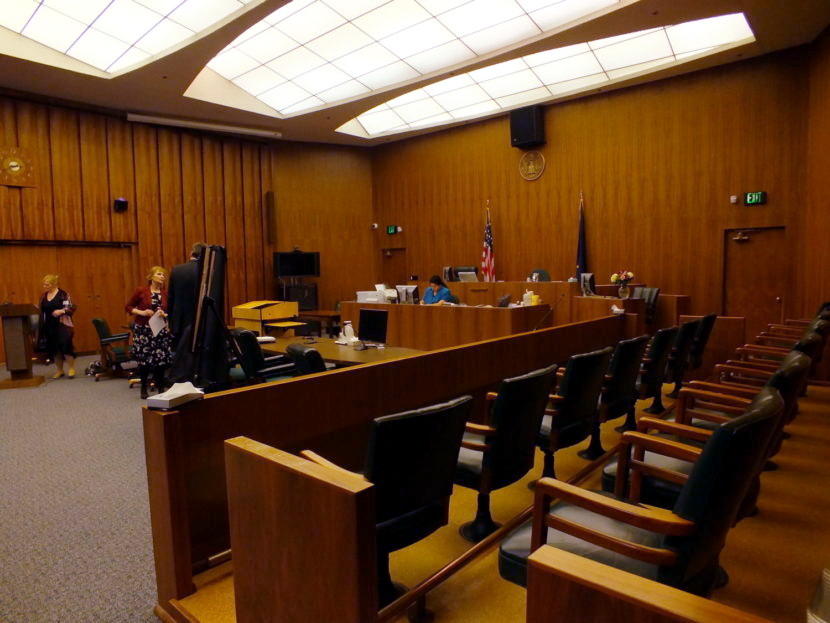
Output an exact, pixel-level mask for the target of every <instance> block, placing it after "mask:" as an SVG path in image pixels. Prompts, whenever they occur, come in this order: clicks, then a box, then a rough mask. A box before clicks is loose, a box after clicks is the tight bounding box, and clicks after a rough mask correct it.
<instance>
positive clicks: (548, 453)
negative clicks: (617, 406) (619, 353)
mask: <svg viewBox="0 0 830 623" xmlns="http://www.w3.org/2000/svg"><path fill="white" fill-rule="evenodd" d="M612 352H613V349H612V348H611V347H610V346H609V347H607V348H603V349H602V350H595V351H593V352H590V353H583V354H581V355H574V356H573V357H571V358H570V359H568V363H567V364H566V366H565V373H564V374H563V375H562V378H560V379H559V383H558V384H557V387H556V394H554V395H552V396H551V397H550V400H551V403H552V404H553V408H552V409H548V410H546V411H545V417H544V418H543V419H542V426H541V428H540V429H539V434H538V436H537V438H536V445H537V446H539V448H540V449H541V450H542V453H543V454H544V455H545V461H544V467H543V469H542V477H543V478H544V477H549V478H556V470H555V468H554V464H553V463H554V457H553V454H554V452H556V451H557V450H561V449H562V448H569V447H570V446H573V445H576V444H578V443H579V442H580V441H583V440H585V439H587V438H588V437H590V436H591V432H592V431H593V430H594V426H595V425H596V422H597V418H598V417H599V415H598V414H597V406H598V404H599V394H600V390H601V389H602V382H603V379H604V378H605V372H606V370H608V361H609V359H610V358H611V353H612Z"/></svg>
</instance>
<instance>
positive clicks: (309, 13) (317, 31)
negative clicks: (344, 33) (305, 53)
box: [277, 2, 346, 43]
mask: <svg viewBox="0 0 830 623" xmlns="http://www.w3.org/2000/svg"><path fill="white" fill-rule="evenodd" d="M345 23H346V20H345V19H343V17H342V16H341V15H339V14H338V13H336V12H335V11H332V10H331V9H330V8H329V7H327V6H326V5H325V4H323V3H322V2H315V3H313V4H310V5H309V6H307V7H306V8H304V9H303V10H302V11H297V12H296V13H294V14H293V15H291V16H289V17H287V18H285V19H284V20H282V21H280V22H279V23H278V24H277V28H279V29H280V30H281V31H282V32H284V33H286V34H287V35H288V36H290V37H291V38H292V39H294V40H295V41H297V42H298V43H307V42H309V41H311V40H312V39H314V38H315V37H319V36H320V35H322V34H325V33H327V32H328V31H330V30H334V29H335V28H337V27H338V26H342V25H343V24H345Z"/></svg>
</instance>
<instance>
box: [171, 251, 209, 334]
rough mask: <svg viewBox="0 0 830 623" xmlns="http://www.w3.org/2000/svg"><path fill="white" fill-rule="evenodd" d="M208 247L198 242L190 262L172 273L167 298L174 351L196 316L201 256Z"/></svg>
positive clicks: (177, 267)
mask: <svg viewBox="0 0 830 623" xmlns="http://www.w3.org/2000/svg"><path fill="white" fill-rule="evenodd" d="M206 246H207V245H205V243H204V242H197V243H196V244H194V245H193V248H192V249H191V251H190V261H189V262H186V263H185V264H179V265H178V266H174V267H173V270H172V271H171V272H170V287H169V290H168V292H169V293H168V297H167V315H168V317H169V322H170V332H171V333H172V334H173V349H174V350H175V349H176V348H177V347H178V344H179V340H180V339H181V337H182V335H183V334H184V332H185V330H186V329H187V327H189V326H190V325H192V324H193V320H194V318H195V316H196V298H197V297H198V294H199V292H198V289H199V262H198V260H199V256H200V255H201V254H202V251H203V250H204V249H205V247H206Z"/></svg>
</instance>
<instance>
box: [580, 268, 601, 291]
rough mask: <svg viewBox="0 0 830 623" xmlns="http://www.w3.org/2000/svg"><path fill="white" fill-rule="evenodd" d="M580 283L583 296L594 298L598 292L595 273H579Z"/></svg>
mask: <svg viewBox="0 0 830 623" xmlns="http://www.w3.org/2000/svg"><path fill="white" fill-rule="evenodd" d="M579 283H580V285H581V286H582V296H594V295H595V294H596V292H597V286H596V282H595V281H594V273H579Z"/></svg>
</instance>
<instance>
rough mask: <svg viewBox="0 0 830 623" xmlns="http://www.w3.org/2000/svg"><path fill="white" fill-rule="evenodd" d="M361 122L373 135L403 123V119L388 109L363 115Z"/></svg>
mask: <svg viewBox="0 0 830 623" xmlns="http://www.w3.org/2000/svg"><path fill="white" fill-rule="evenodd" d="M360 123H361V125H362V126H363V127H364V128H366V131H367V132H368V133H369V134H370V135H372V134H380V133H382V132H388V131H389V130H391V129H392V128H396V127H398V126H400V125H402V124H403V119H401V118H400V117H399V116H398V115H397V113H395V112H394V111H392V110H388V109H387V110H379V111H377V112H372V113H367V114H365V115H361V116H360Z"/></svg>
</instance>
